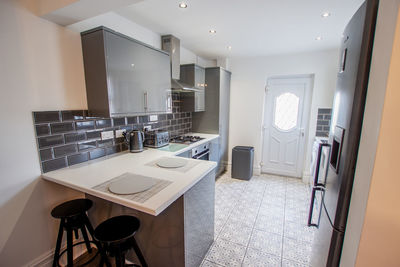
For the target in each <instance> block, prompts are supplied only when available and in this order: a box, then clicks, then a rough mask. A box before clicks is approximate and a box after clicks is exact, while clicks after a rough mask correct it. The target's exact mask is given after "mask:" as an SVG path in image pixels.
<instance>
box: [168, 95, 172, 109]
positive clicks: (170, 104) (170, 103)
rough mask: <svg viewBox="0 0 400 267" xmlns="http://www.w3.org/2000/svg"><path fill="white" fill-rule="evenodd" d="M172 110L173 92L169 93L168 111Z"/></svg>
mask: <svg viewBox="0 0 400 267" xmlns="http://www.w3.org/2000/svg"><path fill="white" fill-rule="evenodd" d="M171 110H172V95H171V92H167V111H171Z"/></svg>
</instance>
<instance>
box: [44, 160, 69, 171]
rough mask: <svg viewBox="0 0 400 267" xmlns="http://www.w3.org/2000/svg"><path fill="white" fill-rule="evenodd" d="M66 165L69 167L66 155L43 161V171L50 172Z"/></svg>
mask: <svg viewBox="0 0 400 267" xmlns="http://www.w3.org/2000/svg"><path fill="white" fill-rule="evenodd" d="M64 167H67V161H66V159H65V157H64V158H59V159H52V160H48V161H43V162H42V170H43V172H50V171H54V170H58V169H61V168H64Z"/></svg>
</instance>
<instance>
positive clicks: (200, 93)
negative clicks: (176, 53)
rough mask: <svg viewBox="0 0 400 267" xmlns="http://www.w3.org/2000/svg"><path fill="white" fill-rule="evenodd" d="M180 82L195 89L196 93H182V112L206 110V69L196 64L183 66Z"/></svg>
mask: <svg viewBox="0 0 400 267" xmlns="http://www.w3.org/2000/svg"><path fill="white" fill-rule="evenodd" d="M180 76H181V78H180V81H181V82H182V83H184V84H187V85H190V86H191V87H193V88H194V89H196V90H194V91H188V92H183V93H181V100H182V111H184V112H200V111H204V110H205V88H206V86H207V85H206V82H205V69H204V68H203V67H200V66H198V65H196V64H186V65H181V75H180Z"/></svg>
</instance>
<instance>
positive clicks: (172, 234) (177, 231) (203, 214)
mask: <svg viewBox="0 0 400 267" xmlns="http://www.w3.org/2000/svg"><path fill="white" fill-rule="evenodd" d="M86 198H88V199H91V200H92V201H93V203H94V205H93V207H92V208H91V209H90V210H89V212H88V215H89V218H90V221H91V222H92V224H93V226H94V227H96V226H97V225H99V224H100V223H101V222H102V221H104V220H106V219H108V218H110V217H113V216H118V215H133V216H136V217H137V218H139V220H140V222H141V223H140V228H139V230H138V232H137V233H136V236H135V238H136V240H137V242H138V244H139V247H140V249H141V251H142V253H143V255H144V257H145V259H146V261H147V264H148V266H149V267H165V266H174V267H198V266H200V264H201V262H202V260H203V258H204V257H205V255H206V253H207V251H208V249H209V248H210V246H211V244H212V243H213V241H214V204H215V203H214V201H215V171H214V170H212V171H211V172H209V173H208V174H207V175H206V176H205V177H203V178H202V179H201V180H200V181H199V182H197V184H195V185H194V186H193V187H192V188H191V189H189V190H188V191H187V192H186V193H185V194H183V196H181V197H179V198H178V199H177V200H175V201H174V202H173V203H172V204H171V205H170V206H169V207H168V208H166V209H165V210H164V211H163V212H161V213H160V214H159V215H158V216H152V215H149V214H147V213H143V212H141V211H138V210H134V209H131V208H128V207H125V206H122V205H119V204H116V203H113V202H110V201H107V200H104V199H100V198H98V197H94V196H91V195H88V194H86ZM127 259H128V260H132V261H133V262H138V261H137V258H136V255H135V253H134V252H133V251H131V252H130V253H128V255H127Z"/></svg>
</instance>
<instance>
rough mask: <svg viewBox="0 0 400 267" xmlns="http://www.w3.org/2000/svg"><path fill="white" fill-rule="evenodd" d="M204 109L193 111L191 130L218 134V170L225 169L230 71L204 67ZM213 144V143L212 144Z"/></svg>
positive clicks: (219, 172) (219, 171) (226, 161)
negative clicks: (202, 110) (205, 85)
mask: <svg viewBox="0 0 400 267" xmlns="http://www.w3.org/2000/svg"><path fill="white" fill-rule="evenodd" d="M205 74H206V75H205V83H206V84H207V87H206V89H205V111H204V112H199V113H193V115H192V130H193V132H201V133H210V134H219V135H220V138H219V140H218V148H219V149H218V150H219V152H218V156H217V157H218V161H217V162H218V171H217V174H218V175H219V174H221V172H223V171H224V170H226V165H227V163H228V139H229V99H230V86H231V85H230V84H231V73H230V72H229V71H226V70H224V69H222V68H219V67H215V68H206V69H205ZM214 146H215V145H214Z"/></svg>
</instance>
